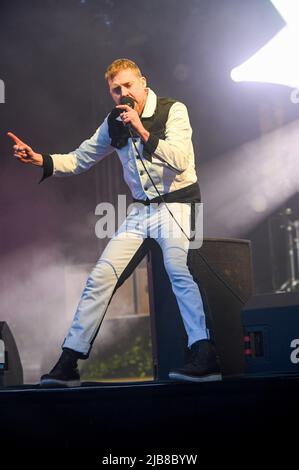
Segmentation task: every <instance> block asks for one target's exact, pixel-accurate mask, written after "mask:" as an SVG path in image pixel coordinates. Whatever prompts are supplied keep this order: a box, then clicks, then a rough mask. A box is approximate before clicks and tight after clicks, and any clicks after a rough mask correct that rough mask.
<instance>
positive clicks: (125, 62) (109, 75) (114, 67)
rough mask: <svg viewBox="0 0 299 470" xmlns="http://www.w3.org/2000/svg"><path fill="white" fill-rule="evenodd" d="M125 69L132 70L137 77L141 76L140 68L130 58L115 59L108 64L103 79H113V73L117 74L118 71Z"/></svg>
mask: <svg viewBox="0 0 299 470" xmlns="http://www.w3.org/2000/svg"><path fill="white" fill-rule="evenodd" d="M126 69H131V70H134V72H135V73H136V75H137V76H138V77H141V72H140V69H139V67H138V65H136V64H135V62H133V61H132V60H130V59H116V60H114V61H113V62H112V64H110V65H109V67H107V70H106V72H105V79H106V80H107V81H108V80H113V78H114V77H115V75H117V74H118V72H120V71H121V70H126Z"/></svg>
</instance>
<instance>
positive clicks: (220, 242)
mask: <svg viewBox="0 0 299 470" xmlns="http://www.w3.org/2000/svg"><path fill="white" fill-rule="evenodd" d="M200 255H202V256H203V257H204V259H205V260H206V261H207V262H208V264H209V265H210V266H211V267H212V269H213V270H214V272H212V271H211V270H210V269H209V267H208V266H207V264H206V262H205V261H203V259H202V258H201V256H200ZM148 259H149V261H148V277H149V295H150V313H151V330H152V343H153V361H154V374H155V378H156V379H163V380H165V379H166V380H167V379H168V372H169V369H171V368H173V367H180V366H181V365H183V363H184V359H185V357H186V351H187V338H186V333H185V330H184V327H183V322H182V320H181V315H180V312H179V308H178V305H177V302H176V298H175V296H174V294H173V292H172V289H171V284H170V281H169V278H168V275H167V273H166V271H165V268H164V264H163V257H162V251H161V249H160V247H159V245H158V244H157V243H156V242H154V241H153V242H152V245H151V249H150V254H149V258H148ZM188 266H189V269H190V271H191V273H192V275H193V277H194V279H195V281H196V282H197V283H198V285H199V289H200V291H201V294H202V297H203V301H204V305H205V311H206V316H207V323H208V326H209V328H210V331H211V337H212V338H213V339H214V340H215V342H216V346H217V350H218V353H219V356H220V360H221V366H222V372H223V374H224V375H227V376H228V375H238V374H242V373H244V365H245V361H244V343H243V329H242V322H241V311H242V308H243V306H244V304H243V303H242V302H241V301H240V300H239V299H238V298H237V297H236V296H235V295H234V294H233V293H232V291H231V290H230V289H229V287H228V286H227V285H224V284H223V283H222V282H221V280H220V279H219V278H218V276H220V277H221V278H223V279H224V280H225V282H226V283H227V284H228V285H229V286H230V288H231V289H232V290H233V291H234V292H235V293H236V294H237V295H238V296H239V297H241V298H242V300H243V301H244V303H245V302H246V301H247V300H248V299H249V298H250V297H251V294H252V270H251V247H250V241H248V240H238V239H218V238H217V239H216V238H205V239H204V242H203V246H202V247H201V248H200V249H195V250H189V255H188ZM215 273H216V274H215Z"/></svg>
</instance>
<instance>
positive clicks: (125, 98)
mask: <svg viewBox="0 0 299 470" xmlns="http://www.w3.org/2000/svg"><path fill="white" fill-rule="evenodd" d="M119 104H127V105H128V106H130V108H132V109H134V106H135V103H134V100H133V98H131V97H130V96H122V97H121V99H120V102H119Z"/></svg>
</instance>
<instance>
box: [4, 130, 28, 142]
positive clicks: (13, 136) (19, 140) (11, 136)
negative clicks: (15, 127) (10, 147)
mask: <svg viewBox="0 0 299 470" xmlns="http://www.w3.org/2000/svg"><path fill="white" fill-rule="evenodd" d="M7 135H8V137H10V138H11V139H12V140H14V142H15V143H16V144H17V145H26V144H25V142H23V141H22V140H21V139H19V137H17V136H16V135H14V134H13V133H12V132H7Z"/></svg>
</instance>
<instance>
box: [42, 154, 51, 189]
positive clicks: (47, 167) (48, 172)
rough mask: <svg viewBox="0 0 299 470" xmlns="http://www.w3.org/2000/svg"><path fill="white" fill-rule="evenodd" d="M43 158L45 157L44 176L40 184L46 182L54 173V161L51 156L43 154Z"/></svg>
mask: <svg viewBox="0 0 299 470" xmlns="http://www.w3.org/2000/svg"><path fill="white" fill-rule="evenodd" d="M42 157H43V176H42V179H41V180H40V181H39V183H41V182H42V181H44V180H45V179H46V178H48V177H49V176H52V175H53V171H54V165H53V159H52V157H51V155H47V154H45V153H42Z"/></svg>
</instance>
